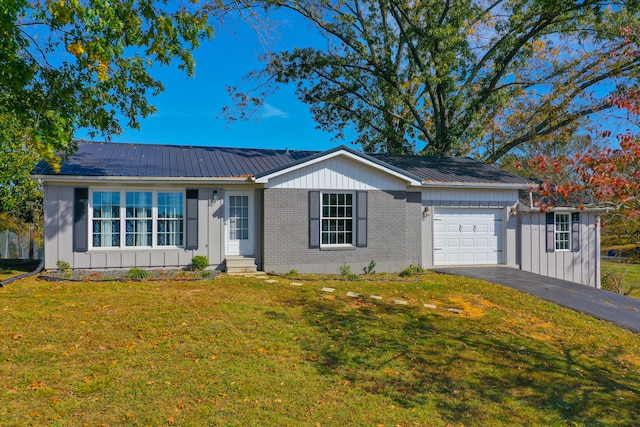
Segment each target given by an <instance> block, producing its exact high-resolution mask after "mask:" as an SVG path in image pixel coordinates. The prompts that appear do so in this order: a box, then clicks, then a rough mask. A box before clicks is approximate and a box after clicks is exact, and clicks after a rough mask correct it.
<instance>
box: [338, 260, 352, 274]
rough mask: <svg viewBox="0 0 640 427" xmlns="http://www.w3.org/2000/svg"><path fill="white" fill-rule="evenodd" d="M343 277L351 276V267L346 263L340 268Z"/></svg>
mask: <svg viewBox="0 0 640 427" xmlns="http://www.w3.org/2000/svg"><path fill="white" fill-rule="evenodd" d="M338 269H339V270H340V275H341V276H351V275H352V274H353V273H351V266H349V265H348V264H347V263H346V262H345V263H344V264H342V265H341V266H340V267H339V268H338Z"/></svg>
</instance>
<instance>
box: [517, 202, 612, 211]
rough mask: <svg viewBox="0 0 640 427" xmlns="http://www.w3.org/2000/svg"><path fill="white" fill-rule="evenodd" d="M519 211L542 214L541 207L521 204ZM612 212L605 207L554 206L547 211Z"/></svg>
mask: <svg viewBox="0 0 640 427" xmlns="http://www.w3.org/2000/svg"><path fill="white" fill-rule="evenodd" d="M518 209H519V210H520V211H522V212H525V213H531V212H540V207H539V206H534V207H530V206H526V205H523V204H520V205H519V207H518ZM610 210H612V209H611V208H608V207H603V206H584V207H582V208H578V207H577V206H553V207H549V208H548V209H547V211H549V212H576V211H578V212H609V211H610Z"/></svg>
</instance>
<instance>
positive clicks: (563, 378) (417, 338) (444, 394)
mask: <svg viewBox="0 0 640 427" xmlns="http://www.w3.org/2000/svg"><path fill="white" fill-rule="evenodd" d="M276 279H277V280H278V282H277V283H267V282H266V281H265V280H264V279H258V278H252V279H251V278H234V277H221V278H218V279H215V280H206V281H184V282H178V281H164V282H160V281H158V282H124V283H122V282H94V283H75V282H74V283H69V282H57V283H51V282H45V281H41V280H38V279H26V280H22V281H19V282H15V283H13V284H11V285H9V286H7V287H5V288H2V289H0V319H2V320H1V322H0V358H1V359H0V425H3V426H14V425H48V426H49V425H54V426H56V425H59V426H71V425H72V426H82V425H88V426H97V425H109V426H112V425H131V426H138V425H139V426H148V425H176V426H206V425H211V426H217V425H220V426H318V425H319V426H379V425H382V426H396V425H400V426H407V427H408V426H460V425H469V426H471V425H473V426H483V425H485V426H515V425H544V426H554V425H557V426H569V425H570V426H579V425H588V426H598V425H602V426H615V425H620V426H629V425H640V336H639V335H637V334H634V333H631V332H628V331H626V330H623V329H620V328H618V327H615V326H613V325H611V324H609V323H606V322H602V321H598V320H595V319H592V318H590V317H588V316H585V315H582V314H579V313H576V312H573V311H570V310H567V309H564V308H561V307H558V306H556V305H554V304H551V303H546V302H543V301H541V300H539V299H536V298H533V297H530V296H527V295H524V294H521V293H518V292H515V291H513V290H510V289H507V288H504V287H501V286H498V285H493V284H488V283H485V282H480V281H476V280H471V279H465V278H459V277H450V276H442V275H435V274H427V275H424V276H422V277H421V278H420V279H416V280H415V281H400V280H401V279H394V280H388V279H387V280H384V281H383V280H382V279H381V280H380V281H354V282H346V281H323V280H318V279H317V278H308V279H307V280H298V281H299V282H302V283H303V285H302V286H293V285H291V283H290V282H291V280H289V279H285V278H276ZM325 286H328V287H332V288H335V289H336V290H335V292H333V293H331V294H326V293H323V292H320V289H321V288H323V287H325ZM348 291H354V292H359V293H361V295H362V296H361V297H358V298H352V297H348V296H347V292H348ZM371 294H376V295H379V296H381V297H382V298H383V299H382V300H380V301H377V300H373V299H371V298H368V296H369V295H371ZM395 300H402V301H406V302H407V305H400V304H395V303H394V301H395ZM425 303H426V304H435V305H436V306H437V308H436V309H432V308H425V307H423V304H425ZM448 308H457V309H462V310H463V312H462V313H461V314H456V313H453V312H450V311H448V310H447V309H448Z"/></svg>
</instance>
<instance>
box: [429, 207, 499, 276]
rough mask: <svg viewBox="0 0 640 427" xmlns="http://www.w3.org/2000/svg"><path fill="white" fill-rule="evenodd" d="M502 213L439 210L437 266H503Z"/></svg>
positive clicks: (435, 219)
mask: <svg viewBox="0 0 640 427" xmlns="http://www.w3.org/2000/svg"><path fill="white" fill-rule="evenodd" d="M502 214H503V210H502V209H490V208H486V209H477V208H467V209H463V208H437V209H435V212H434V215H433V252H434V254H433V261H434V265H471V264H502V263H503V256H502V255H503V253H502V248H503V239H502V234H503V226H502Z"/></svg>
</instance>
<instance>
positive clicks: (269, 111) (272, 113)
mask: <svg viewBox="0 0 640 427" xmlns="http://www.w3.org/2000/svg"><path fill="white" fill-rule="evenodd" d="M289 115H290V114H289V113H287V112H286V111H282V110H281V109H279V108H277V107H274V106H273V105H271V104H268V103H266V102H265V103H264V105H263V106H262V113H261V114H260V118H261V119H267V118H269V117H281V118H283V119H288V118H289Z"/></svg>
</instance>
